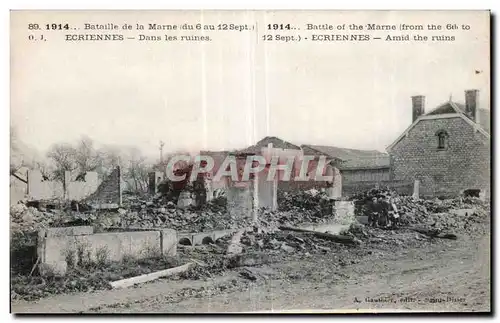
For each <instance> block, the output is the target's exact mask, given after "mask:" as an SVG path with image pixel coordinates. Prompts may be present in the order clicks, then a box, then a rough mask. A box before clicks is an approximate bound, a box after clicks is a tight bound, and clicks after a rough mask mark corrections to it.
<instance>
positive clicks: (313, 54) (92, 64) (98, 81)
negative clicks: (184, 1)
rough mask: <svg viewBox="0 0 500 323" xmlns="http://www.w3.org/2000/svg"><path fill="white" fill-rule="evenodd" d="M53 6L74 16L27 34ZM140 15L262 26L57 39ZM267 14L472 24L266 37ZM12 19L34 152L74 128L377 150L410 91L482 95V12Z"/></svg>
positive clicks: (404, 118) (104, 134) (16, 119)
mask: <svg viewBox="0 0 500 323" xmlns="http://www.w3.org/2000/svg"><path fill="white" fill-rule="evenodd" d="M62 18H64V19H63V20H65V21H67V22H68V23H70V24H71V26H77V27H80V28H81V29H80V30H70V31H58V33H60V34H57V32H50V33H46V34H44V35H45V37H46V38H47V39H48V40H47V41H45V42H33V41H29V40H28V37H27V35H28V31H27V30H26V26H27V24H28V22H33V21H37V22H39V23H40V25H45V23H48V22H53V21H61V19H62ZM137 22H139V23H142V24H148V23H158V24H183V23H193V24H195V23H197V22H202V23H204V24H215V25H217V24H218V23H221V22H224V23H233V22H234V23H236V24H249V25H254V24H256V25H257V27H258V32H239V31H206V32H204V33H203V34H204V35H207V36H209V37H211V38H212V41H210V42H168V41H160V42H156V41H150V42H147V41H138V40H127V41H124V42H68V41H64V36H63V34H67V33H85V32H87V33H98V32H96V31H84V30H82V29H83V25H84V23H100V24H106V23H116V24H118V25H119V26H122V25H123V24H124V23H130V24H133V25H135V23H137ZM276 22H287V23H291V24H292V25H293V26H299V28H301V29H305V26H306V24H307V23H314V24H320V23H329V24H343V23H346V24H350V23H357V24H367V23H379V24H393V23H394V24H399V23H407V24H424V25H426V24H427V23H431V22H432V23H435V24H443V25H446V24H447V23H456V24H457V25H459V26H460V25H461V24H464V23H466V24H468V25H470V26H471V27H470V30H468V31H463V30H459V31H446V30H443V31H435V32H433V33H432V35H454V36H455V37H456V40H455V41H453V42H423V43H416V42H389V41H383V40H378V41H375V40H373V41H369V42H358V43H348V42H311V41H305V40H302V41H301V42H289V43H279V42H265V41H263V40H262V39H261V36H262V35H264V34H267V33H268V31H266V30H265V29H266V26H267V24H269V23H276ZM11 28H12V29H11V124H12V125H13V126H14V127H16V129H17V132H18V136H19V138H20V140H22V141H23V142H24V143H26V144H27V145H29V146H31V147H34V148H35V149H37V150H39V151H41V152H43V151H46V150H47V149H48V148H49V147H50V146H51V145H52V144H54V143H56V142H61V141H63V142H74V141H76V140H77V139H78V138H79V137H80V136H81V135H87V136H89V137H91V138H92V139H94V140H95V141H96V142H98V143H101V144H105V145H116V146H128V147H130V146H135V147H138V148H140V149H141V150H142V151H143V152H144V153H145V154H146V155H150V156H155V155H156V156H157V155H158V154H159V150H158V149H159V142H160V140H161V141H163V142H165V147H164V151H165V152H169V151H170V152H172V151H197V150H200V149H203V150H226V149H234V148H243V147H246V146H249V145H251V144H254V143H255V142H257V141H258V140H260V139H262V138H263V137H265V136H267V135H270V136H278V137H280V138H282V139H284V140H287V141H290V142H292V143H295V144H317V145H331V146H338V147H345V148H357V149H376V150H379V151H385V148H386V147H387V146H388V145H390V144H391V143H392V141H393V140H395V139H396V138H397V137H398V136H399V135H400V134H401V132H402V131H404V129H406V127H408V126H409V125H410V123H411V96H412V95H425V97H426V111H429V110H431V109H432V108H434V107H436V106H437V105H439V104H441V103H444V102H446V101H448V100H449V98H450V96H451V97H452V99H453V100H454V101H457V102H463V101H464V90H467V89H479V90H480V102H479V104H480V107H481V108H489V87H490V83H489V82H490V70H489V65H490V62H489V47H490V44H489V16H488V13H487V12H466V11H465V12H458V11H455V12H445V11H441V12H399V13H396V12H387V11H379V12H370V13H368V12H363V11H351V12H335V11H331V12H327V11H323V12H321V11H317V12H314V11H311V12H302V13H301V12H300V11H295V12H264V11H261V12H244V11H241V12H230V11H225V12H209V11H205V12H166V11H165V12H142V13H139V12H116V13H111V12H106V11H101V12H70V13H64V12H59V13H47V12H45V13H43V12H38V13H20V12H18V13H14V14H13V17H12V19H11ZM118 32H119V33H121V31H118ZM123 33H124V34H125V36H136V37H138V34H141V33H142V34H144V35H160V36H164V35H165V34H168V35H170V36H180V35H181V34H183V35H191V34H198V35H199V34H201V33H199V32H196V31H144V32H141V31H135V30H134V31H126V32H123ZM276 33H277V32H276ZM289 33H290V34H292V33H293V32H289ZM311 33H312V32H311V31H305V30H301V31H300V32H299V31H297V32H296V34H301V35H302V37H307V36H308V35H309V36H310V35H311ZM315 33H318V34H332V33H337V31H335V30H334V31H320V32H315ZM344 33H349V31H345V32H344ZM351 33H352V32H351ZM358 33H370V34H371V35H373V34H374V32H371V31H370V32H367V31H361V32H358ZM414 33H415V32H414ZM422 33H424V34H427V35H429V34H430V32H422ZM282 34H285V32H283V33H282ZM391 34H392V35H401V34H405V32H399V31H394V32H391ZM384 35H385V34H384ZM411 35H412V36H413V34H411ZM476 70H478V71H482V72H481V73H479V74H476V73H475V71H476Z"/></svg>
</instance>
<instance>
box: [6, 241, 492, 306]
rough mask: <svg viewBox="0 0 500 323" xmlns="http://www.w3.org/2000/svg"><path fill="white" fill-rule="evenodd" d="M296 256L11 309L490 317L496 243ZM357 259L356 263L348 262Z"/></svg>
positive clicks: (428, 244) (450, 243) (54, 298)
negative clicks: (245, 271) (246, 271)
mask: <svg viewBox="0 0 500 323" xmlns="http://www.w3.org/2000/svg"><path fill="white" fill-rule="evenodd" d="M421 239H422V240H425V241H422V243H421V244H420V245H419V246H416V247H411V248H405V246H401V245H398V246H390V245H389V246H388V245H386V246H383V247H380V248H378V247H374V246H370V247H366V248H358V249H352V250H342V251H341V252H338V251H330V252H327V253H325V254H313V255H309V254H303V253H302V254H300V255H299V254H292V255H289V256H286V257H284V258H281V260H279V261H276V262H273V263H271V264H267V265H263V266H260V267H252V268H250V270H252V271H253V273H254V274H255V275H256V276H257V280H255V281H251V280H249V279H245V278H243V277H241V276H240V275H239V273H240V272H241V270H242V269H241V268H238V269H234V270H232V271H229V272H227V273H226V274H224V275H223V276H218V277H214V278H211V279H207V280H180V279H179V280H171V279H170V280H160V281H156V282H152V283H149V284H144V285H141V286H138V287H135V288H128V289H125V290H106V291H98V292H93V293H80V294H73V295H56V296H52V297H49V298H45V299H42V300H39V301H37V302H26V301H13V302H12V304H11V309H12V312H14V313H23V312H24V313H26V312H32V313H33V312H36V313H42V312H45V313H47V312H50V313H54V312H73V313H74V312H76V313H152V312H154V313H180V312H184V313H186V312H189V313H192V312H280V311H283V312H290V311H291V312H295V311H307V310H315V311H341V312H342V311H343V312H345V311H348V310H349V311H361V312H362V311H374V310H376V311H395V310H396V311H468V312H470V311H474V312H484V311H490V237H489V235H485V236H481V237H476V238H471V237H468V236H463V237H459V239H458V240H441V239H436V240H432V241H427V239H425V238H421ZM348 253H351V254H352V253H355V254H356V255H357V256H356V257H347V255H348Z"/></svg>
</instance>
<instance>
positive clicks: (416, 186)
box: [413, 179, 420, 199]
mask: <svg viewBox="0 0 500 323" xmlns="http://www.w3.org/2000/svg"><path fill="white" fill-rule="evenodd" d="M419 197H420V181H419V180H418V179H416V180H415V182H414V183H413V198H416V199H418V198H419Z"/></svg>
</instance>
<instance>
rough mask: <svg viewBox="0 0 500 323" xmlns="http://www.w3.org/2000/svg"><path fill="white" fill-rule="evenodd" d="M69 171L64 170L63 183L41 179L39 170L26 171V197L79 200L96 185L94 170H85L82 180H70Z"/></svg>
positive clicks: (93, 189) (97, 183)
mask: <svg viewBox="0 0 500 323" xmlns="http://www.w3.org/2000/svg"><path fill="white" fill-rule="evenodd" d="M70 174H71V173H70V172H65V174H64V183H61V182H59V181H47V180H43V176H42V173H41V172H40V171H39V170H30V171H28V184H27V190H28V198H29V199H31V200H50V199H68V200H75V201H79V200H81V199H83V198H85V197H87V196H89V195H90V194H91V193H92V192H94V191H95V190H96V189H97V187H98V185H99V182H98V177H97V173H96V172H87V173H86V174H85V179H84V180H83V181H71V177H70Z"/></svg>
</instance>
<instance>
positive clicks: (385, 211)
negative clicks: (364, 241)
mask: <svg viewBox="0 0 500 323" xmlns="http://www.w3.org/2000/svg"><path fill="white" fill-rule="evenodd" d="M398 220H399V212H398V209H397V207H396V204H395V201H394V200H393V199H392V198H391V197H390V196H386V195H382V196H378V197H373V198H372V201H371V203H370V205H369V215H368V223H369V225H370V226H373V227H396V226H397V225H398Z"/></svg>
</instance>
